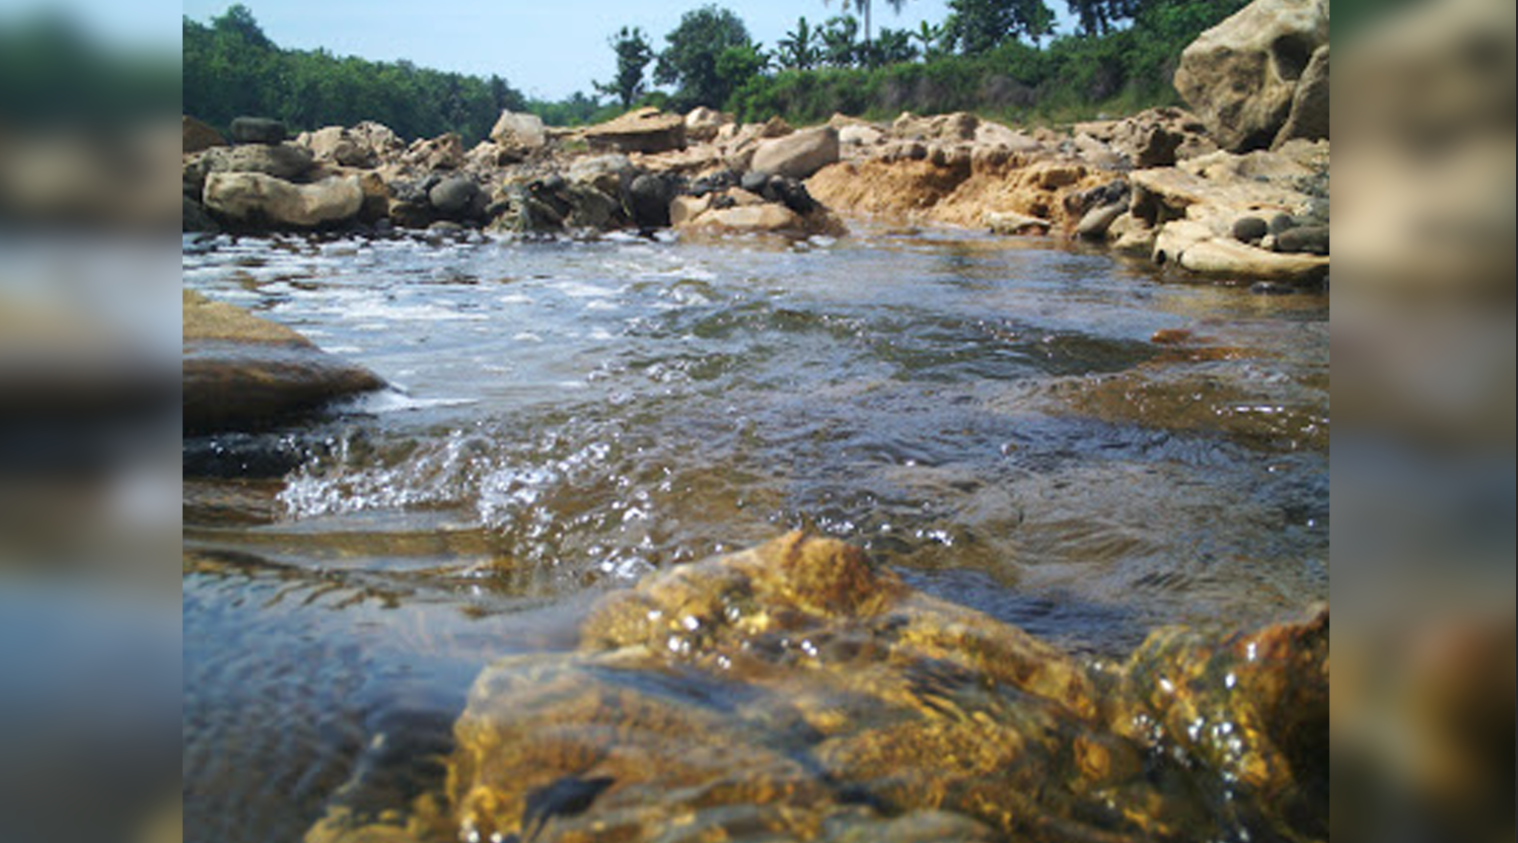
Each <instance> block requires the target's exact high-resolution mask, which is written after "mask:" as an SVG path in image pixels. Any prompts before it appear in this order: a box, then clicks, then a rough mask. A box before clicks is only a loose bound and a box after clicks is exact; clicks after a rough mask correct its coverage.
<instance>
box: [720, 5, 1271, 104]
mask: <svg viewBox="0 0 1518 843" xmlns="http://www.w3.org/2000/svg"><path fill="white" fill-rule="evenodd" d="M997 2H1000V0H997ZM1246 2H1247V0H1152V2H1149V3H1148V4H1147V5H1146V6H1145V7H1144V8H1142V9H1140V10H1139V11H1138V12H1137V13H1136V16H1135V18H1134V20H1133V23H1132V25H1131V26H1129V27H1127V28H1116V29H1113V30H1112V31H1110V32H1108V33H1107V34H1105V35H1089V34H1081V35H1068V36H1063V37H1060V38H1056V39H1054V40H1053V41H1051V42H1050V43H1048V44H1047V45H1046V46H1044V47H1039V46H1036V45H1034V44H1030V43H1027V42H1025V41H1023V40H1020V39H1019V38H1016V37H1011V34H1021V35H1024V36H1026V35H1027V34H1028V33H1029V25H1028V24H1027V22H1026V21H1022V19H1019V18H1017V17H1016V15H1017V14H1027V12H1026V10H1024V11H1022V12H1018V11H1016V7H1015V6H1013V5H1011V4H1007V5H1006V8H1008V9H1011V10H1012V12H1013V14H1012V15H1011V17H1010V18H1004V19H1003V20H1004V21H1006V20H1010V21H1012V22H1011V23H1008V24H1007V25H1008V26H1009V30H1008V31H1007V32H1003V33H1002V35H1001V37H1000V38H994V37H992V38H989V39H988V40H993V41H994V42H995V43H993V44H990V45H984V44H977V49H976V50H971V51H968V52H963V51H962V52H961V53H960V54H956V55H948V54H946V49H947V43H948V42H949V41H950V40H951V39H952V38H954V37H955V35H956V33H955V32H954V31H953V30H951V29H950V26H951V25H952V21H951V22H950V23H949V24H946V25H945V26H944V27H934V26H926V27H923V28H921V29H920V30H919V31H918V32H915V33H913V35H912V37H913V39H914V40H915V41H917V43H918V44H922V45H925V47H926V49H925V50H923V51H922V60H921V61H920V62H916V63H909V62H905V61H898V62H897V63H894V64H888V65H886V66H882V67H877V68H871V69H856V68H843V67H835V68H824V69H820V70H815V71H804V70H795V69H787V70H782V71H780V72H778V73H776V74H774V75H772V76H760V77H755V78H753V79H750V80H749V81H748V82H747V83H746V84H744V85H743V86H741V87H740V88H739V89H738V90H737V92H735V93H734V95H733V98H732V100H730V101H729V103H728V110H730V111H733V112H735V113H736V114H738V115H739V117H740V118H741V119H744V120H763V119H767V118H769V117H771V116H774V115H777V114H778V115H781V116H783V117H785V118H786V119H787V120H789V121H790V122H792V123H796V124H806V123H814V122H820V121H823V120H826V119H828V117H829V116H830V115H832V114H834V113H844V114H852V115H858V116H864V117H871V118H876V119H882V118H885V119H888V118H890V117H893V116H895V115H896V114H898V113H900V112H902V111H913V112H916V113H919V114H942V113H946V112H952V111H975V112H979V113H981V114H984V115H986V116H990V117H996V118H999V119H1003V120H1010V121H1014V122H1018V121H1034V120H1039V121H1054V122H1059V121H1067V120H1075V119H1084V118H1088V117H1092V116H1095V115H1096V114H1098V113H1100V112H1104V111H1105V112H1112V113H1129V112H1134V111H1139V110H1142V109H1144V108H1149V107H1152V106H1157V105H1173V104H1176V103H1177V102H1178V97H1177V96H1176V93H1175V90H1174V89H1173V88H1172V87H1171V83H1170V80H1171V79H1172V78H1173V77H1174V74H1175V67H1176V62H1177V60H1178V58H1179V56H1180V54H1181V51H1182V50H1183V49H1185V47H1186V45H1188V44H1190V43H1191V42H1192V41H1193V40H1195V39H1196V37H1197V36H1198V35H1200V34H1201V33H1202V32H1203V31H1204V30H1206V29H1207V28H1209V27H1211V26H1213V25H1214V24H1216V23H1217V22H1218V21H1221V20H1222V19H1223V18H1225V17H1227V16H1229V15H1231V14H1233V13H1234V12H1236V11H1238V10H1239V9H1241V8H1243V6H1244V5H1245V3H1246ZM958 5H959V6H960V8H961V9H962V10H968V9H971V8H972V7H971V5H970V4H969V3H961V4H958ZM1020 21H1021V22H1020ZM1035 21H1036V19H1035ZM988 31H991V30H988ZM881 40H882V41H884V37H882V39H881Z"/></svg>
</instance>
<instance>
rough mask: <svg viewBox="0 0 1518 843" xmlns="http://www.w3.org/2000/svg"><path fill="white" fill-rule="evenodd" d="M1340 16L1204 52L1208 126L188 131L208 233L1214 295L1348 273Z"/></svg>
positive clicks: (907, 118) (1295, 17)
mask: <svg viewBox="0 0 1518 843" xmlns="http://www.w3.org/2000/svg"><path fill="white" fill-rule="evenodd" d="M1328 51H1329V47H1328V7H1327V3H1326V2H1323V0H1257V2H1256V3H1254V4H1252V5H1250V6H1249V7H1247V8H1246V9H1245V10H1244V11H1242V12H1240V13H1239V14H1238V15H1236V16H1234V17H1233V18H1230V19H1229V20H1227V21H1224V22H1223V23H1222V24H1220V25H1219V26H1217V27H1216V28H1214V29H1213V30H1210V31H1209V32H1207V33H1205V34H1204V35H1203V36H1202V37H1201V38H1200V39H1198V41H1197V42H1196V43H1195V44H1193V45H1192V46H1191V47H1190V48H1188V49H1187V51H1186V53H1185V54H1184V55H1183V57H1182V59H1181V62H1180V66H1179V70H1178V71H1177V74H1176V86H1177V89H1178V91H1180V93H1181V94H1182V95H1183V96H1184V97H1185V98H1186V100H1187V102H1188V104H1189V105H1190V107H1191V109H1192V111H1189V112H1188V111H1184V110H1181V109H1176V108H1169V109H1157V110H1151V111H1148V112H1144V113H1142V114H1138V115H1135V116H1132V117H1129V118H1127V119H1123V120H1116V121H1103V122H1092V123H1082V124H1076V125H1074V126H1070V127H1064V128H1062V129H1059V130H1055V129H1049V128H1037V129H1020V128H1013V127H1008V126H1003V125H1000V124H997V123H993V122H990V121H987V120H983V119H980V118H978V117H976V116H975V115H971V114H949V115H939V116H935V117H917V116H914V115H911V114H903V115H901V116H900V117H899V118H897V119H896V120H894V121H892V122H891V123H889V124H875V123H869V122H866V121H862V120H857V119H854V118H849V117H844V116H842V115H839V116H835V117H834V118H833V119H832V120H831V121H829V123H827V124H826V125H823V126H817V127H813V128H808V129H801V130H796V129H793V128H792V127H791V126H789V125H787V124H786V123H785V121H783V120H780V119H773V120H770V121H769V122H767V123H762V124H739V123H737V122H736V121H735V120H733V118H732V117H731V116H729V115H724V114H721V113H718V112H715V111H712V110H710V109H704V108H703V109H697V110H696V111H693V112H691V113H689V114H687V115H684V116H683V117H682V116H680V115H674V114H664V113H661V112H658V111H656V110H653V109H643V110H639V111H634V112H631V113H629V114H626V115H623V116H622V117H619V118H617V119H616V120H613V121H611V122H609V123H605V124H601V125H598V126H592V127H589V128H583V129H561V128H556V127H549V126H545V125H543V123H542V121H541V120H540V119H538V118H537V117H535V116H533V115H529V114H515V113H511V112H506V113H503V114H502V115H501V117H500V119H499V121H498V122H497V124H496V126H495V128H494V130H493V131H492V132H491V136H490V138H489V139H488V140H485V141H483V142H481V143H480V144H478V145H476V146H474V147H473V148H470V149H466V148H465V147H464V144H463V142H462V141H461V139H460V138H459V137H458V136H457V135H452V134H448V135H443V136H440V137H437V138H430V139H422V140H417V141H415V142H413V143H410V144H407V143H405V142H403V141H402V140H401V139H400V138H399V137H397V136H396V135H395V133H394V132H392V131H390V130H389V129H388V128H386V127H384V126H382V125H379V124H376V123H360V124H358V125H356V126H351V127H342V126H329V127H326V128H323V129H321V130H318V131H315V132H307V133H302V134H300V135H299V136H297V137H295V138H293V139H289V138H287V133H286V131H285V127H283V126H282V125H280V124H278V123H277V122H274V121H269V120H260V119H254V118H247V119H240V120H238V121H236V122H235V124H234V125H233V126H232V132H231V134H232V137H231V143H228V142H227V140H225V139H223V138H222V137H221V136H220V135H219V134H217V133H216V132H215V131H214V130H213V129H211V128H210V127H208V126H206V125H205V124H203V123H200V122H199V121H196V120H194V119H193V118H191V117H185V118H184V227H185V229H186V230H196V231H198V230H215V229H218V228H226V229H230V230H234V231H250V230H251V231H260V230H268V229H294V230H312V229H324V228H325V229H332V228H336V229H353V230H362V231H373V232H386V231H390V230H394V229H396V228H409V229H432V230H435V231H444V232H447V231H459V230H462V229H470V228H472V229H486V230H490V231H495V232H503V233H507V232H509V233H516V234H524V235H538V234H571V235H578V234H587V233H596V232H606V231H614V230H623V229H630V230H640V231H644V232H648V231H652V230H655V229H663V228H674V229H676V230H679V231H687V232H700V231H712V232H719V233H733V232H740V233H741V232H764V233H777V234H785V235H791V236H801V237H805V236H813V235H819V234H821V235H831V236H837V235H840V234H842V233H844V232H845V231H846V226H845V224H844V223H843V221H842V219H841V218H840V217H839V214H842V215H844V216H855V215H873V216H883V217H888V218H893V219H901V220H911V221H925V222H934V223H944V224H952V225H961V226H970V227H985V228H989V229H991V230H993V231H997V232H1000V233H1005V234H1008V235H1036V236H1059V237H1065V238H1071V239H1079V240H1084V241H1088V242H1092V243H1105V244H1107V245H1109V246H1111V247H1112V248H1114V249H1116V250H1118V251H1120V252H1123V253H1126V254H1133V255H1139V256H1143V257H1147V258H1149V259H1151V260H1153V261H1154V262H1156V263H1158V264H1162V265H1166V266H1170V267H1176V268H1179V269H1180V270H1182V271H1185V272H1188V273H1193V274H1197V275H1202V276H1210V277H1219V278H1231V279H1241V280H1265V281H1277V282H1288V283H1295V284H1314V283H1317V282H1320V281H1321V280H1323V279H1324V278H1325V277H1326V276H1327V274H1328V267H1329V259H1328V251H1329V237H1328V222H1329V210H1328V208H1329V203H1328V188H1329V178H1328V165H1329V146H1328V139H1327V136H1328V119H1327V115H1328V96H1327V81H1328Z"/></svg>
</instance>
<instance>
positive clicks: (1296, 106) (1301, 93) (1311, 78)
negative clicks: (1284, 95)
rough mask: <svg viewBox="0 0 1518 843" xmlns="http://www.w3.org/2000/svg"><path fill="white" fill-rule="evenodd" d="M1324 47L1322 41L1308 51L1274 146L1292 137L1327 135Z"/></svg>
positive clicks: (1326, 51)
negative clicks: (1288, 109) (1310, 51)
mask: <svg viewBox="0 0 1518 843" xmlns="http://www.w3.org/2000/svg"><path fill="white" fill-rule="evenodd" d="M1328 51H1329V45H1327V44H1324V45H1323V46H1321V47H1319V48H1318V50H1317V52H1315V53H1313V54H1312V61H1310V62H1308V64H1307V69H1306V70H1305V71H1303V72H1302V79H1301V81H1299V82H1298V83H1297V90H1296V93H1294V94H1292V98H1291V114H1290V115H1289V116H1288V117H1287V118H1286V125H1284V126H1282V127H1281V132H1280V134H1278V135H1276V142H1275V146H1277V147H1279V146H1281V145H1282V144H1285V143H1287V142H1289V141H1293V140H1327V139H1328V123H1329V119H1328Z"/></svg>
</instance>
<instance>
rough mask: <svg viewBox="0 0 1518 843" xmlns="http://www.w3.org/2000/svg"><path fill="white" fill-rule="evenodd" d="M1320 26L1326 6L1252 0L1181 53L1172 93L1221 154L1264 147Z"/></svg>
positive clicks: (1320, 40) (1302, 0)
mask: <svg viewBox="0 0 1518 843" xmlns="http://www.w3.org/2000/svg"><path fill="white" fill-rule="evenodd" d="M1328 19H1329V12H1328V0H1255V2H1253V3H1251V4H1250V5H1249V6H1247V7H1245V8H1244V9H1243V10H1242V11H1240V12H1239V13H1238V14H1235V15H1233V16H1232V17H1230V18H1228V19H1227V20H1225V21H1223V22H1222V23H1220V24H1218V25H1217V26H1215V27H1213V28H1212V29H1209V30H1208V31H1206V32H1204V33H1202V35H1201V37H1199V38H1198V39H1197V40H1196V41H1195V42H1193V43H1192V44H1191V45H1190V46H1188V47H1187V48H1186V50H1185V52H1183V53H1182V54H1181V61H1180V67H1179V68H1178V69H1177V70H1176V74H1175V87H1176V90H1177V91H1179V92H1180V94H1181V96H1182V98H1184V99H1185V100H1186V102H1187V103H1188V104H1189V105H1190V106H1191V108H1192V109H1193V110H1194V111H1196V113H1197V114H1198V115H1199V116H1200V117H1201V118H1202V120H1203V122H1205V123H1206V124H1207V127H1208V129H1209V130H1210V131H1211V133H1212V136H1213V138H1214V139H1215V140H1216V141H1217V142H1218V144H1219V145H1221V146H1222V147H1223V148H1224V149H1227V150H1230V151H1234V152H1248V151H1250V150H1254V149H1263V148H1265V147H1268V146H1270V145H1271V144H1272V142H1273V141H1275V139H1276V137H1277V135H1278V134H1279V133H1280V131H1281V128H1282V126H1283V125H1284V124H1285V123H1286V121H1287V118H1288V117H1289V115H1290V113H1291V109H1292V101H1293V99H1294V97H1295V94H1296V89H1297V85H1298V82H1299V81H1300V80H1301V79H1302V77H1303V74H1304V73H1305V72H1306V70H1307V68H1308V65H1309V64H1310V63H1311V61H1312V58H1313V53H1314V52H1315V51H1316V50H1317V49H1318V48H1319V47H1322V46H1324V45H1325V44H1327V43H1328V32H1329V25H1328ZM1325 61H1326V56H1325ZM1325 69H1326V68H1325Z"/></svg>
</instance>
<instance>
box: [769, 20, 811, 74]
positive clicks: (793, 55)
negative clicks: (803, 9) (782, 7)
mask: <svg viewBox="0 0 1518 843" xmlns="http://www.w3.org/2000/svg"><path fill="white" fill-rule="evenodd" d="M817 34H818V33H817V30H815V29H813V28H812V25H811V24H809V23H807V20H806V18H805V17H802V18H800V19H799V20H797V21H796V28H795V29H793V30H791V31H790V32H787V33H786V34H785V37H784V38H781V39H780V41H779V42H777V43H776V44H775V61H776V62H777V63H778V64H779V65H780V67H781V68H783V69H785V70H811V69H812V68H813V67H816V66H817V63H818V62H819V61H821V60H822V53H821V51H820V50H819V49H818V47H817Z"/></svg>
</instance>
